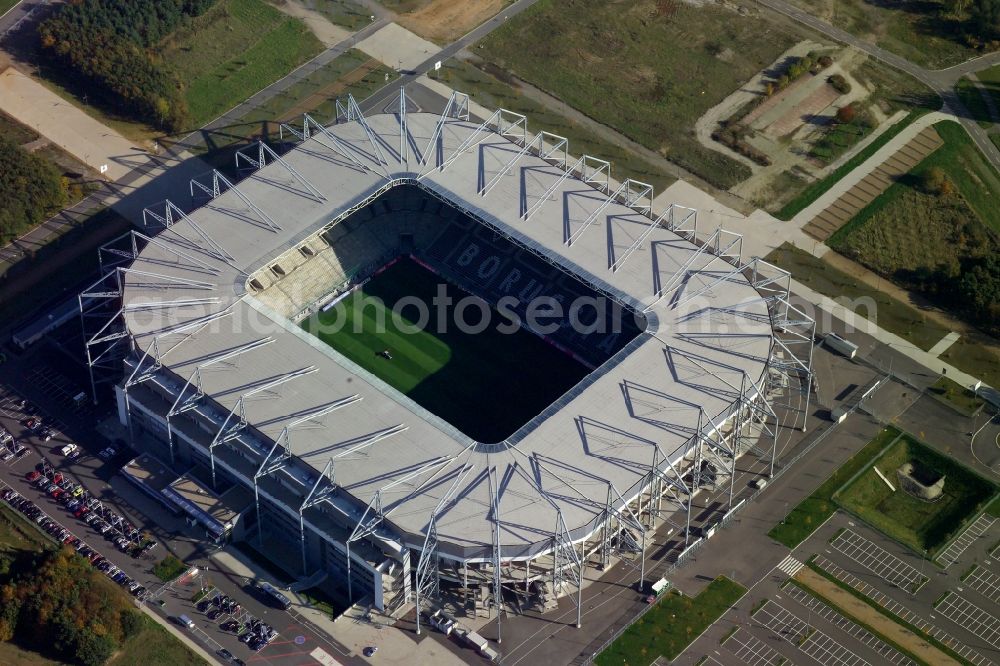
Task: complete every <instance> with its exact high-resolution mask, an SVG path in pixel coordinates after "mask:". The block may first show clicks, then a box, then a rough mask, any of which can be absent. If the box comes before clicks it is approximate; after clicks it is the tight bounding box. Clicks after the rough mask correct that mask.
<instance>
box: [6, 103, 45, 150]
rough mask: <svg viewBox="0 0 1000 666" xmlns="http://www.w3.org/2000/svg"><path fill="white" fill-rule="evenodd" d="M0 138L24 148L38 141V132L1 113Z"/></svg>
mask: <svg viewBox="0 0 1000 666" xmlns="http://www.w3.org/2000/svg"><path fill="white" fill-rule="evenodd" d="M0 136H2V137H4V138H6V139H8V140H10V141H13V142H14V143H16V144H17V145H19V146H23V145H24V144H26V143H31V142H32V141H34V140H35V139H37V138H38V132H36V131H35V130H33V129H31V128H30V127H28V126H27V125H23V124H21V123H19V122H18V121H16V120H14V119H13V118H11V117H10V116H8V115H7V114H6V113H4V112H2V111H0Z"/></svg>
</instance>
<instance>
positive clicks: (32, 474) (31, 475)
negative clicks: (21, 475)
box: [25, 470, 42, 482]
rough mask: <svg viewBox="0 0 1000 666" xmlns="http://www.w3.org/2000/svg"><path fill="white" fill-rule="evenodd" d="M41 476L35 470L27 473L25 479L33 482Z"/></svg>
mask: <svg viewBox="0 0 1000 666" xmlns="http://www.w3.org/2000/svg"><path fill="white" fill-rule="evenodd" d="M41 475H42V473H41V472H39V471H36V470H32V471H30V472H28V473H27V474H26V475H25V478H27V479H28V481H29V482H30V481H34V480H35V479H37V478H38V477H40V476H41Z"/></svg>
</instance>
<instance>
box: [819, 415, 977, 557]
mask: <svg viewBox="0 0 1000 666" xmlns="http://www.w3.org/2000/svg"><path fill="white" fill-rule="evenodd" d="M907 462H915V463H917V464H918V465H919V466H920V467H922V468H923V469H924V470H926V471H927V474H928V476H929V477H931V476H934V475H937V476H940V475H944V477H945V484H944V494H943V496H942V497H941V498H940V499H938V500H937V501H935V502H925V501H922V500H919V499H917V498H915V497H913V496H912V495H910V494H909V493H907V492H905V491H904V490H902V489H901V488H900V487H899V483H898V481H897V480H896V469H897V468H898V467H899V466H900V465H902V464H904V463H907ZM875 466H877V467H878V469H879V471H881V472H882V473H883V474H884V475H885V476H886V477H888V478H889V480H890V481H891V482H893V485H894V486H895V487H896V490H895V491H893V490H891V489H890V488H889V486H887V485H886V484H885V482H883V481H882V479H880V478H879V476H878V474H877V473H876V472H875V470H874V467H875ZM996 492H997V487H996V486H995V485H994V484H993V483H991V482H989V481H987V480H986V479H983V478H982V477H980V476H978V475H977V474H974V473H973V472H971V471H970V470H968V469H966V468H965V467H963V466H962V465H960V464H958V463H957V462H955V461H954V460H953V459H952V458H949V457H947V456H944V455H942V454H940V453H938V452H937V451H935V450H934V449H931V448H930V447H929V446H927V445H926V444H923V443H921V442H919V441H918V440H917V439H916V438H914V437H913V436H911V435H909V434H906V433H904V434H903V435H902V436H901V437H900V438H899V439H897V440H896V441H895V442H894V443H893V444H892V446H890V447H889V449H888V450H886V451H885V453H883V454H882V455H881V456H880V457H879V458H878V459H877V460H875V461H873V463H872V466H871V467H868V468H867V469H866V470H865V471H864V472H862V473H861V474H860V475H859V476H858V477H857V478H856V479H854V480H853V481H851V483H850V485H848V486H847V487H845V488H843V489H842V490H840V491H839V492H837V493H836V494H835V495H834V499H835V501H836V502H837V503H838V504H840V505H841V506H843V507H844V508H845V509H847V510H848V511H851V512H852V513H854V514H855V515H857V516H859V517H860V518H861V519H862V520H864V521H865V522H867V523H869V524H870V525H872V526H873V527H875V528H877V529H879V530H880V531H882V532H883V533H885V534H886V535H887V536H889V537H891V538H893V539H895V540H896V541H899V542H900V543H903V544H905V545H907V546H909V547H910V548H912V549H913V550H914V551H915V552H917V553H923V552H925V551H926V552H927V553H928V554H929V555H930V556H931V558H932V559H933V556H934V555H935V554H936V553H937V551H938V550H939V549H940V548H942V547H943V546H944V545H945V544H946V543H948V540H949V539H950V538H951V537H952V536H953V535H954V534H956V533H957V532H958V531H959V530H961V529H962V527H963V526H964V525H965V523H966V522H967V521H968V520H969V519H971V518H972V517H974V516H975V515H977V514H978V513H979V512H980V511H981V510H982V509H983V508H984V506H985V503H986V502H987V501H988V500H990V499H991V498H992V497H993V496H994V495H995V494H996Z"/></svg>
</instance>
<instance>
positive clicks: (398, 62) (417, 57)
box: [355, 23, 440, 69]
mask: <svg viewBox="0 0 1000 666" xmlns="http://www.w3.org/2000/svg"><path fill="white" fill-rule="evenodd" d="M355 48H357V49H358V50H360V51H361V52H362V53H365V54H367V55H369V56H371V57H372V58H375V59H376V60H378V61H380V62H383V63H385V64H386V65H388V66H389V67H394V68H398V69H416V67H417V66H418V65H420V64H421V63H422V62H424V61H426V60H427V59H428V58H430V57H431V56H432V55H434V54H435V53H437V52H438V51H439V50H440V49H439V47H438V46H437V44H432V43H431V42H428V41H427V40H426V39H423V38H422V37H419V36H418V35H415V34H414V33H412V32H410V31H409V30H407V29H406V28H404V27H403V26H401V25H399V24H397V23H389V24H388V25H386V26H385V27H383V28H381V29H380V30H379V31H378V32H376V33H375V34H373V35H370V36H368V37H367V38H365V39H363V40H361V41H360V42H358V44H357V46H356V47H355Z"/></svg>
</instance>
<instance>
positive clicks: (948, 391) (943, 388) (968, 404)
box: [930, 377, 986, 416]
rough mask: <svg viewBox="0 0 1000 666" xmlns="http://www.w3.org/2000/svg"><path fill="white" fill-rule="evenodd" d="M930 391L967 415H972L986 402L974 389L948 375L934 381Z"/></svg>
mask: <svg viewBox="0 0 1000 666" xmlns="http://www.w3.org/2000/svg"><path fill="white" fill-rule="evenodd" d="M930 393H931V395H933V396H934V397H935V398H937V399H939V400H941V401H942V402H944V403H945V404H947V405H949V406H951V407H952V408H953V409H955V410H957V411H958V412H960V413H962V414H963V415H965V416H972V415H973V414H975V413H977V412H978V411H979V410H980V409H982V408H983V405H985V404H986V403H985V402H984V401H983V399H982V398H979V397H977V396H976V394H975V393H974V392H973V391H972V390H970V389H968V388H966V387H964V386H962V385H960V384H959V383H958V382H956V381H953V380H951V379H948V378H947V377H941V378H940V379H938V380H937V381H936V382H934V384H933V385H931V387H930Z"/></svg>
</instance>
